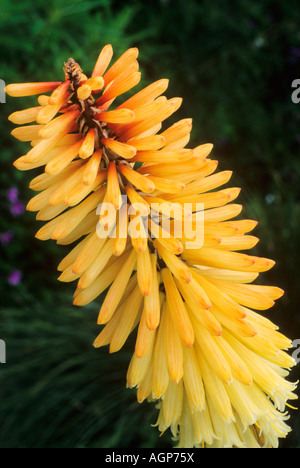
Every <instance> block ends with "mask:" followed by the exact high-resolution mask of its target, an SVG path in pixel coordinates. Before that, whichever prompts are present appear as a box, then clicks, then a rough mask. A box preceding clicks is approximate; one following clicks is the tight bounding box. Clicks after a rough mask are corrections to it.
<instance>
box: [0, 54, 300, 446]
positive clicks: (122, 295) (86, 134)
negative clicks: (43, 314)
mask: <svg viewBox="0 0 300 468" xmlns="http://www.w3.org/2000/svg"><path fill="white" fill-rule="evenodd" d="M112 56H113V50H112V47H111V46H110V45H107V46H105V47H104V48H103V50H102V51H101V53H100V55H99V58H98V60H97V62H96V65H95V68H94V71H93V73H92V75H91V76H90V77H89V78H88V77H87V76H86V75H84V74H83V72H82V70H81V68H80V66H79V65H78V64H77V63H76V62H75V61H74V60H73V59H69V60H68V61H67V63H66V64H65V67H64V74H65V76H64V79H63V80H62V81H55V82H45V83H29V84H11V85H8V86H7V88H6V92H7V93H8V94H9V95H11V96H14V97H19V96H29V95H39V97H38V102H37V105H36V107H33V108H30V109H26V110H23V111H19V112H15V113H14V114H12V115H11V116H10V117H9V119H10V120H11V121H12V122H13V123H15V124H17V125H19V127H17V128H16V129H15V130H13V132H12V134H13V135H14V136H15V137H16V138H18V139H19V140H21V141H28V142H31V149H30V150H29V151H28V153H27V154H26V155H25V156H22V157H20V158H19V159H17V161H16V162H15V163H14V164H15V166H16V168H17V169H19V170H22V171H27V170H31V169H35V168H43V169H44V170H43V172H41V173H40V175H38V176H37V177H35V178H34V179H33V180H32V181H31V184H30V187H31V189H32V190H34V191H35V192H38V194H37V195H35V196H34V197H33V198H32V199H31V200H30V202H29V203H28V206H27V209H28V210H30V211H36V212H37V219H38V220H40V221H46V224H45V225H44V226H43V227H42V228H41V229H40V230H39V231H38V233H37V234H36V237H37V238H38V239H41V240H48V239H53V240H55V241H56V242H57V243H58V244H61V245H71V244H73V245H72V247H71V250H70V253H69V254H68V255H67V256H66V257H65V258H64V259H63V260H62V261H61V263H60V265H59V267H58V270H59V271H60V272H61V275H60V277H59V280H60V281H63V282H71V281H77V289H76V291H75V294H74V304H75V305H77V306H84V305H86V304H89V303H91V302H92V301H94V300H96V299H97V298H98V297H99V296H100V294H102V293H103V292H104V291H106V290H107V294H106V297H105V299H104V302H103V304H102V305H101V308H100V312H99V317H98V323H99V325H101V326H102V329H101V332H100V334H99V336H98V337H97V338H96V340H95V342H94V346H95V347H96V348H98V347H101V346H105V345H109V351H110V352H111V353H114V352H117V351H119V350H120V349H121V348H122V346H123V345H124V343H125V342H126V340H127V338H128V336H129V335H130V334H131V333H132V332H133V331H134V332H135V333H136V345H135V350H134V353H133V356H132V359H131V362H130V364H129V369H128V373H127V385H128V387H137V398H138V401H139V402H142V401H144V400H145V399H148V400H150V401H153V400H154V401H157V407H158V409H159V416H158V420H157V426H158V428H159V430H160V431H161V432H164V431H166V429H167V428H170V429H171V431H172V434H173V436H174V438H175V439H177V440H178V446H179V447H248V448H255V447H277V446H278V440H279V439H280V438H282V437H285V436H286V435H287V434H288V432H289V431H290V428H289V426H288V425H287V423H286V421H287V419H288V414H287V412H286V405H287V401H288V400H291V399H295V398H296V395H295V394H294V390H295V384H293V383H290V382H288V381H287V380H286V377H287V375H288V373H289V369H291V368H292V367H293V366H294V364H295V363H294V360H293V359H292V358H291V357H290V356H289V355H288V354H287V353H286V350H287V349H288V348H290V347H291V342H290V340H289V339H287V338H286V337H285V336H283V335H282V334H281V333H280V332H279V331H278V328H277V327H276V326H275V325H274V324H273V323H272V322H271V320H269V319H268V318H265V317H264V316H262V315H260V313H259V311H265V310H267V309H269V308H271V307H272V306H273V305H274V301H275V300H276V299H279V298H280V297H281V296H282V294H283V291H282V290H281V289H279V288H277V287H273V286H263V285H261V284H255V283H254V284H253V282H254V281H255V280H256V279H257V278H258V276H259V275H260V273H263V272H266V271H267V270H269V269H270V268H272V267H273V265H274V262H273V261H272V260H269V259H267V258H260V257H257V256H253V255H248V254H247V253H245V251H248V250H249V249H251V248H253V247H254V246H255V245H256V244H257V242H258V238H257V237H255V236H253V235H251V234H250V233H251V232H252V231H253V229H254V228H255V226H256V224H257V223H256V222H254V221H251V220H248V219H246V220H244V219H241V220H236V219H235V218H236V217H238V215H239V214H240V212H241V210H242V207H241V205H239V204H237V203H232V202H234V201H235V200H236V198H237V197H238V195H239V192H240V189H239V188H236V187H234V188H224V185H225V184H227V183H228V181H229V180H230V177H231V174H232V173H231V172H230V171H222V172H216V169H217V165H218V164H217V161H215V160H214V159H211V158H210V154H211V151H212V148H213V147H212V145H210V144H205V145H201V146H198V147H196V148H193V149H189V148H186V146H187V145H188V143H189V140H190V133H191V129H192V121H191V119H184V120H180V121H179V122H177V123H175V124H173V125H171V126H170V127H165V126H164V127H163V125H164V122H165V121H166V120H167V119H168V117H170V116H171V115H172V114H174V113H175V112H176V111H177V109H178V108H179V107H180V106H181V103H182V99H180V98H177V97H176V98H171V99H169V98H167V97H166V96H164V93H165V91H166V89H167V87H168V80H166V79H162V80H159V81H156V82H155V83H153V84H151V85H149V86H147V87H145V88H143V89H142V90H140V91H139V92H138V93H137V94H135V95H133V96H132V97H129V98H127V99H126V98H125V100H124V99H123V100H122V99H121V98H120V97H121V95H123V94H124V93H126V92H127V91H129V90H130V89H132V88H133V87H134V86H136V85H137V84H138V83H139V82H140V79H141V74H140V72H139V65H138V62H137V56H138V50H137V49H136V48H132V49H129V50H127V51H126V52H125V53H124V54H123V55H122V56H121V57H120V58H119V59H118V60H117V61H116V62H115V63H113V65H111V60H112ZM122 195H123V197H124V196H126V201H125V202H124V201H123V200H124V198H122V197H121V198H120V196H122ZM135 204H138V206H139V210H138V211H135V212H133V211H132V207H133V206H135ZM157 204H158V205H159V206H162V209H161V212H159V210H158V212H156V213H155V214H156V217H155V220H156V222H154V223H153V222H150V218H149V215H152V214H153V212H155V211H156V210H157V208H156V207H157ZM174 204H176V208H174V206H175V205H174ZM199 204H200V205H201V206H202V207H203V210H202V229H203V242H202V243H201V244H199V245H198V246H197V245H196V247H195V245H194V246H193V248H189V246H190V243H191V241H193V240H195V239H196V236H197V234H196V233H197V231H195V228H196V229H197V214H198V207H199ZM99 205H101V207H100V208H98V210H97V207H98V206H99ZM107 206H113V207H114V209H115V211H116V213H117V216H114V214H113V213H111V212H110V210H109V209H107ZM186 206H188V207H189V208H188V209H186V208H185V207H186ZM171 208H172V209H173V211H171V212H170V211H169V214H168V210H169V209H171ZM181 208H182V209H183V210H184V212H185V215H186V216H185V217H182V213H180V211H182V210H180V209H181ZM183 218H185V219H186V218H188V220H189V229H188V230H187V229H186V226H185V230H184V232H183V231H182V234H181V236H179V237H178V236H177V235H175V231H176V229H175V228H176V226H177V227H178V223H179V224H181V223H183ZM166 219H167V220H168V221H169V230H168V233H167V234H169V235H165V234H166V230H165V227H164V224H163V221H165V220H166ZM128 224H129V225H130V226H131V228H132V226H133V225H134V226H135V228H136V231H137V232H139V233H140V235H137V236H130V235H129V234H128V232H129V231H128V229H127V226H128ZM103 230H106V232H107V234H108V235H107V236H106V237H103V236H100V235H99V232H100V231H101V232H102V231H103ZM187 231H188V232H187ZM124 232H125V233H126V234H125V235H124ZM112 233H113V235H112ZM121 233H123V234H121ZM190 234H191V235H190Z"/></svg>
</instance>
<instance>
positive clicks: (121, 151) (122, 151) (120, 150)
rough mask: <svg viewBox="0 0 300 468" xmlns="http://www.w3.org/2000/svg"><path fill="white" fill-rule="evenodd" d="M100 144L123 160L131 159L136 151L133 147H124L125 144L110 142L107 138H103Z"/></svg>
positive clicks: (115, 141)
mask: <svg viewBox="0 0 300 468" xmlns="http://www.w3.org/2000/svg"><path fill="white" fill-rule="evenodd" d="M101 142H102V143H103V145H105V146H107V148H109V149H110V150H111V151H114V152H115V153H117V154H118V155H119V156H121V157H122V158H124V159H131V158H133V157H134V156H135V154H136V149H135V148H134V147H133V146H130V145H126V143H121V142H119V141H117V140H110V139H109V138H103V139H102V140H101Z"/></svg>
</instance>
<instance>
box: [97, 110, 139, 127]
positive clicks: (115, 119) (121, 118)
mask: <svg viewBox="0 0 300 468" xmlns="http://www.w3.org/2000/svg"><path fill="white" fill-rule="evenodd" d="M134 117H135V114H134V112H132V111H131V110H129V109H120V110H113V111H109V112H101V113H99V114H97V115H96V119H97V120H101V122H106V123H112V124H127V123H130V122H133V121H134Z"/></svg>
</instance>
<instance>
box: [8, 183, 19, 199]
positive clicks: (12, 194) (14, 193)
mask: <svg viewBox="0 0 300 468" xmlns="http://www.w3.org/2000/svg"><path fill="white" fill-rule="evenodd" d="M7 199H8V201H10V203H17V202H18V201H19V190H18V189H17V188H16V187H11V188H10V189H8V191H7Z"/></svg>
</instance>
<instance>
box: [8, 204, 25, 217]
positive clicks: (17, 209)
mask: <svg viewBox="0 0 300 468" xmlns="http://www.w3.org/2000/svg"><path fill="white" fill-rule="evenodd" d="M24 211H25V206H24V203H23V202H21V201H18V202H17V203H14V204H13V205H11V207H10V212H11V214H12V215H13V216H20V215H21V214H23V213H24Z"/></svg>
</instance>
